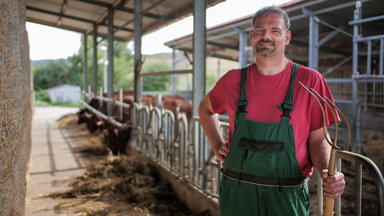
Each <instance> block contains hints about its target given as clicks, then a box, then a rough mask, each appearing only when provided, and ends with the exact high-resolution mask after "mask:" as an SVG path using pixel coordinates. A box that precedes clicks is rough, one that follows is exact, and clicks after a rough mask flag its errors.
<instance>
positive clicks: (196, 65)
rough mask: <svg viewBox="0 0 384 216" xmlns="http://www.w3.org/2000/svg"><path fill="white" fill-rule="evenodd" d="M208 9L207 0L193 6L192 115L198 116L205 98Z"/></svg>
mask: <svg viewBox="0 0 384 216" xmlns="http://www.w3.org/2000/svg"><path fill="white" fill-rule="evenodd" d="M206 7H207V0H194V5H193V97H192V98H193V101H192V115H193V116H197V115H198V111H197V110H198V106H199V103H200V101H201V100H202V99H203V98H204V96H205V69H206V59H205V57H206V39H207V35H206Z"/></svg>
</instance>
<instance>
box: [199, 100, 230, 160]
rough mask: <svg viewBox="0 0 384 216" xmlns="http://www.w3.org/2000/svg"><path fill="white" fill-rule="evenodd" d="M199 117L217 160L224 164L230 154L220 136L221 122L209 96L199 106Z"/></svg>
mask: <svg viewBox="0 0 384 216" xmlns="http://www.w3.org/2000/svg"><path fill="white" fill-rule="evenodd" d="M199 117H200V123H201V126H202V127H203V130H204V132H205V135H207V137H208V140H209V142H210V143H211V146H212V149H213V152H214V153H215V155H216V158H217V160H219V161H222V162H224V159H225V157H226V156H227V153H228V145H227V143H225V141H224V139H223V137H222V136H221V135H220V125H219V120H218V119H217V117H216V116H215V113H214V111H213V109H212V104H211V100H210V99H209V96H208V95H207V96H205V97H204V99H203V100H202V101H201V103H200V105H199Z"/></svg>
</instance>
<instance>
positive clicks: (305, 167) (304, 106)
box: [209, 61, 338, 176]
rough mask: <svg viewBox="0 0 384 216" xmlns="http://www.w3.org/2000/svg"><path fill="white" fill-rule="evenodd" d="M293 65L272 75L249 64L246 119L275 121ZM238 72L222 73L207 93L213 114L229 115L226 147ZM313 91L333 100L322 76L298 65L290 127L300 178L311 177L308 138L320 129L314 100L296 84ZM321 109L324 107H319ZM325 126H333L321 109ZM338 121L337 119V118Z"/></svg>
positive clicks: (320, 124)
mask: <svg viewBox="0 0 384 216" xmlns="http://www.w3.org/2000/svg"><path fill="white" fill-rule="evenodd" d="M292 66H293V62H292V61H290V62H289V63H288V65H287V66H286V68H285V69H284V70H283V71H282V72H280V73H278V74H275V75H271V76H266V75H263V74H261V73H260V72H259V71H258V70H257V67H256V64H252V65H250V66H249V67H248V70H247V82H246V85H245V88H246V93H247V100H248V105H247V107H246V110H247V118H248V119H250V120H253V121H259V122H279V121H281V115H282V112H281V111H280V109H279V108H278V105H280V104H282V103H283V102H284V99H285V96H286V94H287V91H288V88H289V81H290V76H291V70H292ZM240 80H241V70H240V69H236V70H231V71H229V72H228V73H226V74H225V75H224V76H223V77H222V78H221V79H220V80H219V81H218V82H217V83H216V85H215V87H214V88H213V89H212V90H211V92H210V93H209V97H210V101H211V104H212V108H213V110H214V112H215V113H219V114H224V113H226V112H227V113H228V116H229V125H230V127H229V131H228V139H229V145H230V142H231V139H232V135H233V131H234V121H235V114H236V109H237V103H238V101H239V99H240ZM298 81H300V82H302V83H303V84H304V85H305V86H306V87H311V88H313V89H315V90H316V91H317V92H318V93H319V94H320V95H322V96H323V97H324V96H326V97H328V98H329V99H331V100H332V101H333V98H332V95H331V92H330V90H329V88H328V86H327V84H326V82H325V80H324V78H323V77H322V75H321V74H320V73H319V72H317V71H316V70H313V69H311V68H308V67H304V66H301V65H300V66H299V67H298V69H297V73H296V78H295V81H294V86H293V104H294V107H293V111H292V112H291V120H290V124H291V125H293V133H294V136H295V147H296V157H297V161H298V162H299V166H300V169H301V171H302V173H303V176H311V175H312V163H311V161H310V159H309V152H308V143H307V141H308V137H309V133H310V132H311V131H314V130H316V129H319V128H321V127H323V118H322V114H321V109H320V107H319V105H318V104H317V102H316V101H315V99H314V98H312V97H311V96H310V94H309V93H308V92H307V91H306V90H305V89H304V88H303V87H302V86H301V85H300V84H299V83H298ZM323 106H325V105H324V104H323ZM325 112H326V125H327V126H329V125H332V124H334V119H333V116H332V113H331V112H330V111H329V110H328V108H325ZM337 118H338V117H337Z"/></svg>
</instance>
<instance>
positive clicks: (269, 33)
mask: <svg viewBox="0 0 384 216" xmlns="http://www.w3.org/2000/svg"><path fill="white" fill-rule="evenodd" d="M271 38H272V34H271V32H270V31H265V32H264V34H263V39H264V40H266V39H271Z"/></svg>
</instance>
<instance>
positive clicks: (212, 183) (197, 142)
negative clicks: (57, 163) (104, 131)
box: [85, 96, 384, 216]
mask: <svg viewBox="0 0 384 216" xmlns="http://www.w3.org/2000/svg"><path fill="white" fill-rule="evenodd" d="M97 98H98V99H99V100H103V101H104V98H103V96H98V97H97ZM115 104H116V105H117V106H125V107H128V106H127V105H128V104H123V103H121V104H117V103H115ZM85 106H86V107H87V109H90V110H91V111H92V112H94V113H95V114H96V115H100V112H97V110H95V109H91V108H89V105H88V106H87V105H85ZM129 107H130V109H131V113H132V116H131V118H132V124H131V125H132V127H133V136H132V137H133V138H132V139H133V142H131V144H132V146H133V147H134V148H135V149H137V150H138V151H140V152H142V153H143V154H145V155H146V156H147V157H150V158H152V159H153V160H154V161H156V162H157V163H159V164H161V165H162V166H164V167H166V168H167V169H169V170H170V171H171V172H172V173H174V174H176V175H177V176H178V177H180V178H183V179H185V180H186V181H187V182H189V183H190V184H192V185H193V186H195V187H197V188H198V189H200V190H201V191H202V192H204V193H205V194H207V195H209V196H210V197H214V198H218V192H219V190H218V188H219V184H220V178H221V173H220V168H221V163H219V162H217V161H216V160H215V156H214V154H213V153H212V150H211V147H210V145H209V143H208V140H207V138H206V136H205V134H204V132H203V130H202V127H201V125H200V120H199V118H198V117H192V119H190V120H189V121H188V119H187V117H186V115H185V113H180V112H179V111H178V109H177V110H176V112H175V113H173V112H172V111H170V110H165V109H163V108H161V107H152V106H151V105H149V106H143V105H141V104H137V103H133V104H132V105H129ZM101 114H102V113H101ZM102 116H103V117H105V118H106V120H111V119H112V120H113V118H111V117H108V116H106V115H102ZM116 126H118V125H116ZM228 128H229V124H228V123H227V122H223V121H220V129H221V131H222V136H223V138H226V137H227V131H228ZM337 157H338V158H339V159H338V160H339V162H338V164H339V170H340V164H341V162H340V160H345V161H350V162H352V163H354V164H356V172H355V176H356V180H357V181H356V185H355V189H356V192H355V196H354V199H355V206H356V208H355V215H361V200H362V195H361V194H362V193H361V191H362V180H361V179H362V168H363V167H364V168H365V169H366V170H367V171H368V172H369V173H370V174H371V176H372V177H373V182H374V184H375V187H376V192H377V215H380V216H384V201H383V200H384V198H383V194H384V181H383V176H382V174H381V172H380V170H379V169H378V167H377V166H376V165H375V163H373V162H372V161H371V160H370V159H369V158H367V157H364V156H362V155H359V154H356V153H352V152H344V151H340V152H338V153H337ZM318 182H319V181H318ZM320 182H321V180H320ZM318 185H319V184H318ZM320 185H321V184H320ZM317 194H318V200H319V202H318V204H319V205H318V209H317V212H318V215H322V209H323V206H322V202H321V201H322V198H323V197H322V194H323V192H322V188H321V187H318V190H317ZM340 212H341V205H340V199H339V201H337V200H336V203H335V213H336V215H340Z"/></svg>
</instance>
